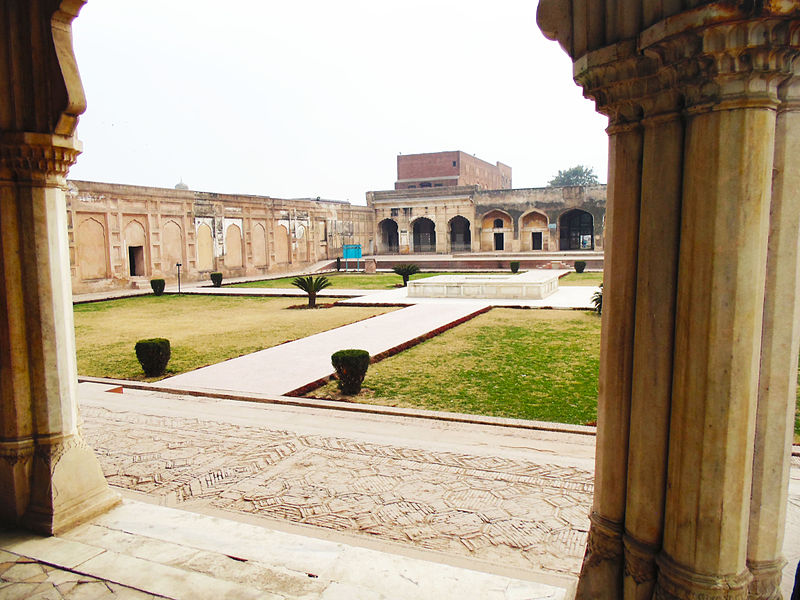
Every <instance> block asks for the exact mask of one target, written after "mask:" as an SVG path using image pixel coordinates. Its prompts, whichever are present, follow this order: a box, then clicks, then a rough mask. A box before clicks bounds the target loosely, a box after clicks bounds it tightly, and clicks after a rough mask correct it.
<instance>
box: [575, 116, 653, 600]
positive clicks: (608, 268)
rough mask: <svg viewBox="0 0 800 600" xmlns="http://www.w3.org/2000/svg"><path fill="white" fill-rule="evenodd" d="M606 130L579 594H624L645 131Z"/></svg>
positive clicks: (633, 127)
mask: <svg viewBox="0 0 800 600" xmlns="http://www.w3.org/2000/svg"><path fill="white" fill-rule="evenodd" d="M608 133H609V169H608V198H609V201H608V205H607V213H606V236H607V238H606V239H607V245H606V249H605V266H604V273H603V316H602V319H603V324H602V335H601V340H600V385H599V398H598V406H597V427H598V429H597V456H596V459H595V481H596V485H595V495H594V503H593V506H592V514H591V517H590V518H591V529H590V531H589V542H588V546H587V549H586V555H585V557H584V561H583V566H582V568H581V578H580V582H579V584H578V594H577V597H578V598H619V597H622V573H623V560H622V556H623V544H622V534H623V527H624V521H625V503H626V486H627V477H626V473H627V469H628V436H629V433H630V398H631V376H632V370H633V340H634V317H635V298H636V272H637V249H638V242H639V206H640V197H641V189H640V187H639V183H640V181H641V168H642V149H643V148H642V142H643V133H642V128H641V126H640V125H639V124H638V123H636V122H633V123H624V122H623V123H616V124H613V125H611V126H610V127H609V130H608Z"/></svg>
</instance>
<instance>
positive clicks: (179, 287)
mask: <svg viewBox="0 0 800 600" xmlns="http://www.w3.org/2000/svg"><path fill="white" fill-rule="evenodd" d="M175 266H176V267H178V293H179V294H180V293H181V263H175Z"/></svg>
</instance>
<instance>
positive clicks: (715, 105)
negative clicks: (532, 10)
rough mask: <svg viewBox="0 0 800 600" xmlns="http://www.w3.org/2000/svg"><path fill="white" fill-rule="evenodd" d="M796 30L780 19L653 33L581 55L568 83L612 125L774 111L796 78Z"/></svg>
mask: <svg viewBox="0 0 800 600" xmlns="http://www.w3.org/2000/svg"><path fill="white" fill-rule="evenodd" d="M799 31H800V25H798V24H797V23H796V22H795V21H792V20H790V19H786V18H769V19H766V18H765V19H762V20H754V21H746V22H737V23H717V24H713V25H709V26H706V27H704V28H698V29H689V30H684V31H672V30H670V29H669V28H659V27H653V28H651V30H648V31H645V32H644V33H642V35H640V36H639V38H638V39H637V40H633V39H631V40H625V41H622V42H619V43H617V44H614V45H611V46H607V47H605V48H601V49H599V50H595V51H593V52H589V53H587V54H586V55H584V56H583V57H581V58H580V59H578V60H577V61H575V66H574V78H575V81H576V82H577V83H578V84H579V85H580V86H581V87H583V92H584V96H586V97H587V98H590V99H592V100H594V101H595V103H596V106H597V110H598V111H599V112H601V113H603V114H605V115H607V116H608V117H609V118H610V119H611V122H612V124H616V123H626V122H631V121H638V120H640V119H642V118H648V117H654V116H660V115H668V114H671V113H677V112H679V111H680V110H681V109H683V108H686V109H688V110H689V111H691V112H698V111H699V112H702V111H704V110H725V109H729V108H742V107H763V108H776V107H777V106H778V105H779V103H780V98H779V96H780V89H781V86H782V84H783V83H784V82H785V81H787V80H788V79H789V78H790V77H792V75H795V74H797V73H798V72H800V33H799Z"/></svg>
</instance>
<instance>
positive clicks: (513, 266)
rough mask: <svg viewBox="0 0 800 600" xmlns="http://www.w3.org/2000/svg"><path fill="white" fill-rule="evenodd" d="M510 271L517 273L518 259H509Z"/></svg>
mask: <svg viewBox="0 0 800 600" xmlns="http://www.w3.org/2000/svg"><path fill="white" fill-rule="evenodd" d="M511 272H512V273H519V261H518V260H512V261H511Z"/></svg>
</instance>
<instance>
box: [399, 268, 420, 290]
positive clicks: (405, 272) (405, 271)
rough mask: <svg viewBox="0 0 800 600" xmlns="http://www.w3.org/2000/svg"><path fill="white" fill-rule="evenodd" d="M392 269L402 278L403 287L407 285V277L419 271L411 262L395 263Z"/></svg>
mask: <svg viewBox="0 0 800 600" xmlns="http://www.w3.org/2000/svg"><path fill="white" fill-rule="evenodd" d="M392 271H394V272H395V273H397V274H398V275H400V277H402V278H403V287H406V286H407V285H408V278H409V277H411V276H412V275H416V274H417V273H419V267H418V266H417V265H412V264H407V265H397V266H395V267H394V268H393V269H392Z"/></svg>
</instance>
